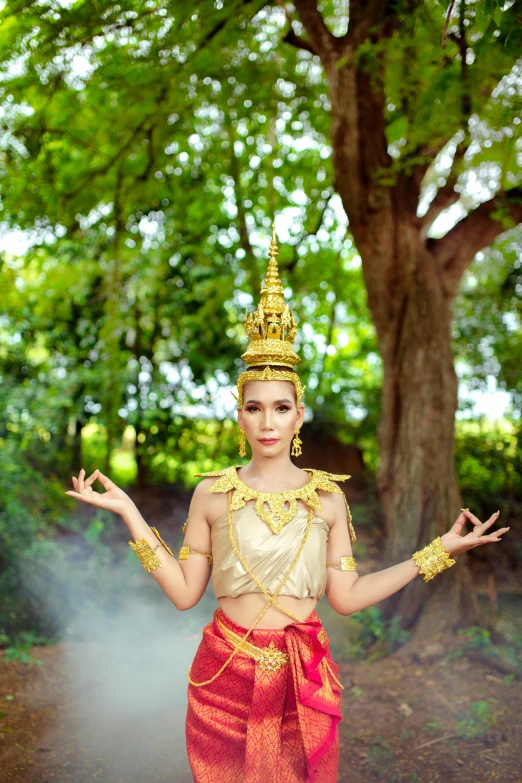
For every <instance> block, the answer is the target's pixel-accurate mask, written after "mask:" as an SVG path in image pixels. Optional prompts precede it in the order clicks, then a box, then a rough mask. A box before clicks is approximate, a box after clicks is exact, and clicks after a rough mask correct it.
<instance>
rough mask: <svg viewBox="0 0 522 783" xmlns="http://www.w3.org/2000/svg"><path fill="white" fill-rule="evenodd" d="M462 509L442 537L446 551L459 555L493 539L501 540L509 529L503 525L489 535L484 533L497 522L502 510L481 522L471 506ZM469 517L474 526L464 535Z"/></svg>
mask: <svg viewBox="0 0 522 783" xmlns="http://www.w3.org/2000/svg"><path fill="white" fill-rule="evenodd" d="M461 511H462V513H461V514H460V516H459V517H458V519H457V521H456V522H455V524H454V525H453V527H452V528H451V530H450V531H449V532H448V533H444V535H443V536H441V537H440V540H441V543H442V545H443V546H444V549H445V551H446V552H449V554H450V555H459V554H460V553H461V552H466V550H468V549H474V548H475V547H476V546H482V544H489V543H491V542H493V541H501V540H502V538H501V536H502V535H503V534H504V533H507V531H508V530H509V528H508V527H501V528H500V530H495V531H494V532H493V533H490V534H489V535H483V533H485V531H486V530H487V529H488V528H490V527H491V525H492V524H493V523H494V522H496V520H497V519H498V515H499V514H500V511H495V513H494V514H492V515H491V516H490V518H489V519H488V520H486V522H481V521H480V519H478V518H477V517H476V516H475V515H474V514H472V513H471V511H470V510H469V508H463V509H461ZM467 519H469V521H470V522H471V523H472V524H473V525H474V528H473V530H472V531H471V532H470V533H468V534H467V535H465V536H463V535H462V529H463V527H464V525H465V524H466V520H467Z"/></svg>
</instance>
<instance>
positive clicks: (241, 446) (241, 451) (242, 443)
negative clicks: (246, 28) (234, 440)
mask: <svg viewBox="0 0 522 783" xmlns="http://www.w3.org/2000/svg"><path fill="white" fill-rule="evenodd" d="M240 429H241V428H240ZM239 456H240V457H246V448H245V431H244V430H241V438H240V439H239Z"/></svg>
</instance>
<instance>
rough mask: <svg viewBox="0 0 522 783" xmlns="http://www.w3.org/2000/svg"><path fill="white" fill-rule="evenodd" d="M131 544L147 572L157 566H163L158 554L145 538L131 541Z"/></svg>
mask: <svg viewBox="0 0 522 783" xmlns="http://www.w3.org/2000/svg"><path fill="white" fill-rule="evenodd" d="M129 546H130V548H131V549H132V550H133V551H134V552H136V554H137V555H138V557H139V559H140V561H141V564H142V566H143V568H144V569H145V571H147V573H150V572H151V571H154V569H155V568H161V562H160V560H159V558H158V556H157V555H156V553H155V552H154V550H153V549H152V548H151V546H150V544H148V543H147V541H146V540H145V539H144V538H142V539H140V540H139V541H129Z"/></svg>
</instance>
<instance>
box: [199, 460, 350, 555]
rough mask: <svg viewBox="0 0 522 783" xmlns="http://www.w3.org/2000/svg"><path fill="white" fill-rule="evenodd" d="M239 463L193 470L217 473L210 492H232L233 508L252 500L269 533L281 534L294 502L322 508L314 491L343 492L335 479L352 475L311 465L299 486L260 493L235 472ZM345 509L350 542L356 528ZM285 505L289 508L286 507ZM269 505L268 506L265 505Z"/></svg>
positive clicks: (211, 473) (347, 508)
mask: <svg viewBox="0 0 522 783" xmlns="http://www.w3.org/2000/svg"><path fill="white" fill-rule="evenodd" d="M240 467H242V466H241V465H232V466H231V467H229V468H225V470H214V471H210V472H209V473H196V474H195V475H196V476H204V477H207V476H216V477H217V478H218V480H217V481H216V482H215V483H214V484H213V485H212V487H210V489H209V490H208V491H209V492H231V493H232V497H231V500H230V503H231V509H232V511H236V510H237V509H239V508H243V506H245V505H246V503H247V502H248V501H249V500H255V501H256V504H255V509H256V513H257V515H258V516H259V517H260V519H262V520H263V522H266V524H267V525H268V527H269V528H270V530H271V531H272V533H274V534H277V533H280V532H281V530H282V529H283V528H284V526H285V525H286V524H287V523H288V522H290V520H292V519H293V518H294V517H295V515H296V513H297V501H298V500H302V501H303V502H304V503H306V504H307V505H308V506H310V508H312V509H314V510H316V511H321V510H322V506H321V501H320V499H319V495H318V494H317V490H319V489H320V490H323V491H324V492H335V493H337V494H342V495H344V492H343V491H342V489H340V488H339V487H338V486H337V485H336V484H334V483H333V482H334V481H346V480H347V479H349V478H351V476H349V475H343V474H339V473H328V472H327V471H325V470H315V469H314V468H303V470H306V471H307V472H308V473H310V480H309V482H308V484H305V486H304V487H300V488H299V489H289V490H285V491H283V492H260V491H259V490H257V489H253V488H252V487H249V486H247V485H246V484H245V483H244V482H243V481H241V479H240V478H239V476H238V474H237V468H240ZM344 500H345V503H346V510H347V515H348V528H349V531H350V540H351V541H352V543H353V542H354V541H355V540H356V535H355V530H354V529H353V525H352V518H351V514H350V509H349V506H348V503H347V501H346V495H344ZM287 504H288V508H286V506H287ZM266 506H268V509H267V508H266Z"/></svg>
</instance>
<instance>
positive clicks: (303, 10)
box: [295, 0, 339, 62]
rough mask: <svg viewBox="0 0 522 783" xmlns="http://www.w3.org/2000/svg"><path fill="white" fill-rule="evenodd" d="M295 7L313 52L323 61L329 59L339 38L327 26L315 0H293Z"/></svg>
mask: <svg viewBox="0 0 522 783" xmlns="http://www.w3.org/2000/svg"><path fill="white" fill-rule="evenodd" d="M295 8H296V11H297V13H298V14H299V18H300V20H301V22H302V24H303V26H304V28H305V30H306V32H307V33H308V37H309V39H310V43H311V46H312V48H313V49H314V53H315V54H318V55H319V57H320V58H321V60H323V62H324V61H325V60H327V59H329V57H330V55H331V53H332V51H333V50H334V49H335V50H336V49H337V42H338V40H339V39H338V38H336V37H335V35H333V34H332V33H331V32H330V30H329V29H328V28H327V26H326V24H325V21H324V19H323V17H322V15H321V12H320V11H319V9H318V8H317V2H316V0H295Z"/></svg>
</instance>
